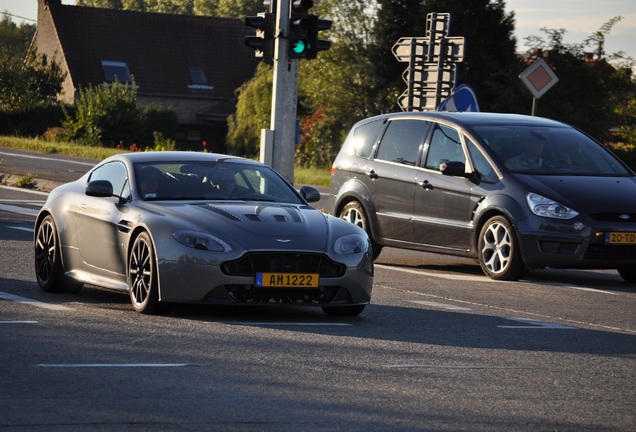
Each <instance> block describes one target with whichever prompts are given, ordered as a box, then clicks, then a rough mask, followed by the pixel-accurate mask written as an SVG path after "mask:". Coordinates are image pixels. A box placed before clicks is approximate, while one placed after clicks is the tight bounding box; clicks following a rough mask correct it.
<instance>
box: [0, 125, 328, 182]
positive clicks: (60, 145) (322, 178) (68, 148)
mask: <svg viewBox="0 0 636 432" xmlns="http://www.w3.org/2000/svg"><path fill="white" fill-rule="evenodd" d="M0 147H5V148H12V149H17V150H29V151H36V152H40V153H49V154H60V155H65V156H71V157H79V158H86V159H97V160H102V159H106V158H107V157H109V156H112V155H114V154H118V153H122V150H120V149H114V148H106V147H91V146H86V145H80V144H74V143H69V142H54V141H45V140H40V139H37V138H19V137H12V136H0ZM294 184H307V185H312V186H327V187H328V186H329V185H330V184H331V171H330V170H329V169H327V168H303V167H299V166H297V167H294Z"/></svg>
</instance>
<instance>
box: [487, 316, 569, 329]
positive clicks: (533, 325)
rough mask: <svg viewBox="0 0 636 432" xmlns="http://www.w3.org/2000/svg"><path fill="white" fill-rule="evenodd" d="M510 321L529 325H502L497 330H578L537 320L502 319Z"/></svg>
mask: <svg viewBox="0 0 636 432" xmlns="http://www.w3.org/2000/svg"><path fill="white" fill-rule="evenodd" d="M504 319H507V320H510V321H517V322H520V323H523V324H530V325H523V326H521V325H510V326H504V325H498V326H497V327H498V328H505V329H535V330H536V329H559V330H578V329H577V328H576V327H570V326H564V325H561V324H555V323H550V322H545V321H537V320H532V319H528V318H504Z"/></svg>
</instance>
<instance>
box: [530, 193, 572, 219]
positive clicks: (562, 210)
mask: <svg viewBox="0 0 636 432" xmlns="http://www.w3.org/2000/svg"><path fill="white" fill-rule="evenodd" d="M526 202H527V203H528V207H530V211H531V212H532V213H534V214H536V215H537V216H541V217H547V218H554V219H572V218H573V217H576V216H578V215H579V214H578V213H577V212H575V211H574V210H572V209H571V208H569V207H566V206H564V205H563V204H560V203H558V202H556V201H552V200H551V199H548V198H546V197H544V196H541V195H538V194H535V193H529V194H528V195H526Z"/></svg>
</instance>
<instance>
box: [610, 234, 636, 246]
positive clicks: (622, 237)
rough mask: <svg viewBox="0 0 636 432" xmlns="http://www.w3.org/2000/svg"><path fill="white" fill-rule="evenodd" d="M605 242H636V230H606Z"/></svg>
mask: <svg viewBox="0 0 636 432" xmlns="http://www.w3.org/2000/svg"><path fill="white" fill-rule="evenodd" d="M605 244H610V245H616V244H626V245H633V244H636V232H606V233H605Z"/></svg>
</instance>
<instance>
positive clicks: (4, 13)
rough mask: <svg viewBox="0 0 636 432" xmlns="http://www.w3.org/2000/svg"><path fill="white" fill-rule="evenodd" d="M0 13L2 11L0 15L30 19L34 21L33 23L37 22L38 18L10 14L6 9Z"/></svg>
mask: <svg viewBox="0 0 636 432" xmlns="http://www.w3.org/2000/svg"><path fill="white" fill-rule="evenodd" d="M0 13H2V15H7V16H10V17H13V18H20V19H23V20H25V21H31V22H35V23H36V22H38V20H34V19H31V18H27V17H23V16H19V15H13V14H10V13H9V12H7V11H4V12H0Z"/></svg>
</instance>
